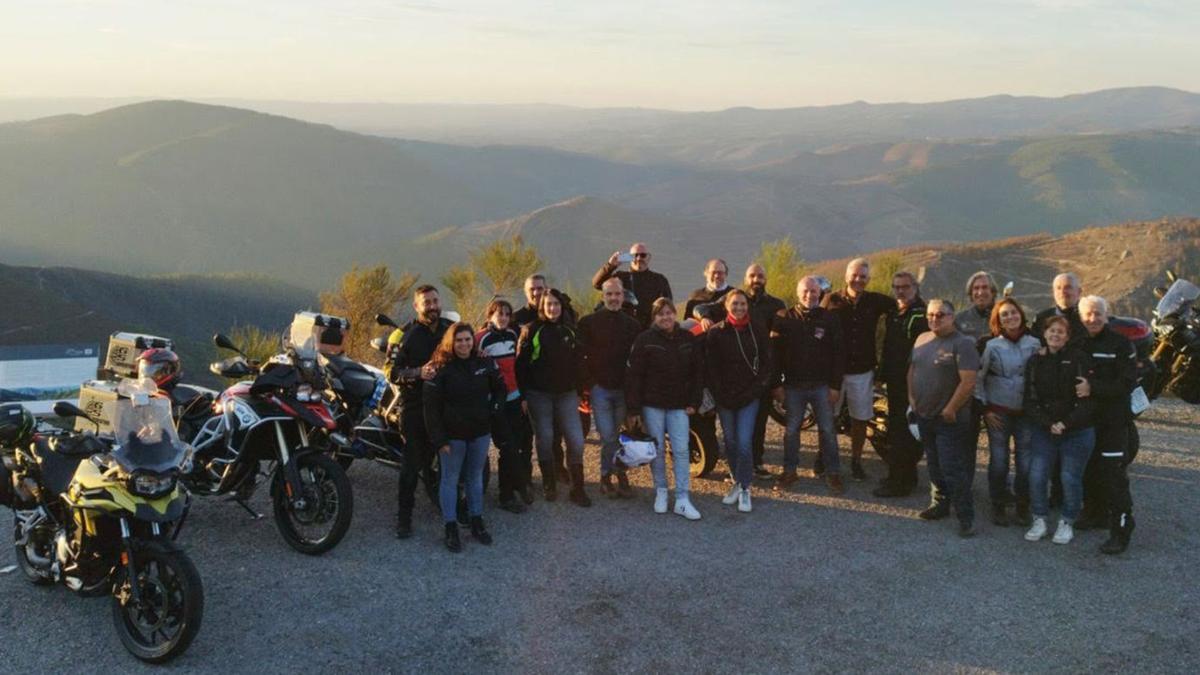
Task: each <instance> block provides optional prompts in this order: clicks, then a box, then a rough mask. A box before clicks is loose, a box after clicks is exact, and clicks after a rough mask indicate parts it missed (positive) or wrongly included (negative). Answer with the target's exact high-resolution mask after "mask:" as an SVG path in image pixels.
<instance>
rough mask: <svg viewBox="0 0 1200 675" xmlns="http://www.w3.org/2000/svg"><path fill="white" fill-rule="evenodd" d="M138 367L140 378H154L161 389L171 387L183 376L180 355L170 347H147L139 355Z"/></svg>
mask: <svg viewBox="0 0 1200 675" xmlns="http://www.w3.org/2000/svg"><path fill="white" fill-rule="evenodd" d="M137 367H138V368H137V369H138V379H141V378H143V377H148V378H150V379H152V380H154V383H155V384H157V385H158V388H159V389H170V388H171V387H173V386H175V385H176V384H178V383H179V378H180V377H182V376H183V366H182V365H181V364H180V363H179V356H178V355H177V354H175V352H173V351H171V350H170V349H162V348H159V347H155V348H154V349H147V350H146V351H144V352H142V353H141V355H140V356H138V360H137Z"/></svg>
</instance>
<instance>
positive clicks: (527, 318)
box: [512, 274, 546, 332]
mask: <svg viewBox="0 0 1200 675" xmlns="http://www.w3.org/2000/svg"><path fill="white" fill-rule="evenodd" d="M545 292H546V276H545V275H544V274H531V275H529V276H528V277H526V278H525V306H524V307H522V308H520V309H518V310H517V311H515V312H513V316H512V321H513V324H514V326H513V327H514V328H516V330H517V331H518V332H519V331H520V330H521V329H522V328H524V327H525V326H526V325H528V324H531V323H533V321H534V319H536V318H537V307H538V300H541V298H542V293H545Z"/></svg>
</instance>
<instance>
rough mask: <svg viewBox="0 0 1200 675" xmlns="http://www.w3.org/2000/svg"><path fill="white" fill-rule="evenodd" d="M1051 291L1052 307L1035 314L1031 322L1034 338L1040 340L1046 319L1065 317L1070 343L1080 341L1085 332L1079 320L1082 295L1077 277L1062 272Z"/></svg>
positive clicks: (1081, 288) (1055, 278) (1070, 273)
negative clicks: (1069, 332) (1068, 327)
mask: <svg viewBox="0 0 1200 675" xmlns="http://www.w3.org/2000/svg"><path fill="white" fill-rule="evenodd" d="M1051 290H1052V291H1053V293H1054V306H1053V307H1047V308H1046V309H1043V310H1042V311H1040V312H1038V313H1037V317H1036V318H1035V319H1034V320H1033V329H1032V332H1033V335H1034V337H1036V338H1038V339H1039V340H1040V339H1041V337H1042V329H1043V324H1044V323H1045V321H1046V319H1048V318H1050V317H1052V316H1065V317H1067V323H1069V324H1070V326H1071V334H1070V335H1071V337H1070V340H1071V342H1078V341H1079V340H1082V339H1083V336H1084V335H1085V334H1086V333H1087V331H1085V330H1084V328H1083V322H1082V321H1081V320H1080V318H1079V297H1080V296H1081V295H1083V287H1082V285H1080V283H1079V277H1078V276H1077V275H1076V274H1075V273H1074V272H1063V273H1062V274H1060V275H1058V276H1056V277H1054V282H1053V283H1052V284H1051ZM1043 342H1044V341H1043Z"/></svg>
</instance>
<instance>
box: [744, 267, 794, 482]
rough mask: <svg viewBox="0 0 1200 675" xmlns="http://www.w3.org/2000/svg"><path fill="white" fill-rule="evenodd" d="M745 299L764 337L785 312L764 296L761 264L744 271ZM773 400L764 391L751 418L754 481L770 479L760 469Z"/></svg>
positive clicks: (778, 303) (775, 300)
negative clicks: (776, 316) (756, 410)
mask: <svg viewBox="0 0 1200 675" xmlns="http://www.w3.org/2000/svg"><path fill="white" fill-rule="evenodd" d="M744 285H745V291H746V297H747V298H748V299H749V302H750V320H751V321H753V322H754V323H755V330H758V331H761V333H762V334H763V335H767V334H768V333H770V331H771V325H772V324H774V323H775V315H776V314H778V313H780V312H782V311H783V310H785V309H787V304H786V303H784V301H783V300H780V299H779V298H777V297H775V296H773V295H771V294H769V293H767V270H765V269H763V266H762V265H759V264H758V263H754V264H753V265H750V266H749V267H747V268H746V278H745V280H744ZM772 405H774V399H773V398H772V396H771V392H770V391H769V390H768V391H767V392H766V394H764V395H763V398H762V400H761V401H759V404H758V414H757V415H756V416H755V417H754V436H753V441H752V443H751V447H752V448H753V450H754V475H755V477H757V478H770V477H771V472H770V471H767V468H766V467H765V466H763V453H764V451H765V448H764V446H765V444H766V436H767V419H768V418H769V417H770V416H771V406H772Z"/></svg>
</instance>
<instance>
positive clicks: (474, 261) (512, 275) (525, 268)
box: [441, 235, 542, 324]
mask: <svg viewBox="0 0 1200 675" xmlns="http://www.w3.org/2000/svg"><path fill="white" fill-rule="evenodd" d="M541 266H542V256H541V255H540V254H538V251H537V248H536V247H534V246H532V245H529V244H526V243H525V240H524V239H522V238H521V236H520V235H514V236H512V237H509V238H506V239H497V240H495V241H493V242H489V243H486V244H482V245H480V246H479V247H478V248H476V249H475V250H473V251H471V253H470V258H469V259H468V261H467V262H466V263H465V264H462V265H458V266H455V267H452V268H450V269H449V270H448V271H447V272H446V274H445V275H443V276H442V279H441V281H442V284H443V285H445V287H446V288H447V290H449V291H450V292H451V293H453V294H454V298H455V303H456V306H455V309H456V310H458V313H459V315H460V316H461V317H462V318H463V321H469V322H471V323H473V324H478V323H482V322H483V320H484V319H485V318H486V317H484V316H483V312H484V310H485V309H486V308H487V304H488V302H490V301H491V299H492V297H494V296H496V295H502V294H506V293H514V294H517V295H519V293H520V291H521V284H522V283H523V282H524V281H525V277H527V276H529V275H530V274H533V273H534V272H536V271H538V269H539V268H541ZM514 297H516V295H514ZM514 304H517V305H520V304H521V303H520V302H516V303H514Z"/></svg>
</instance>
